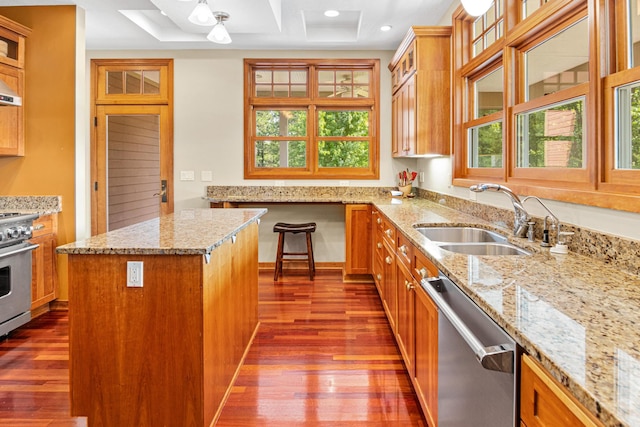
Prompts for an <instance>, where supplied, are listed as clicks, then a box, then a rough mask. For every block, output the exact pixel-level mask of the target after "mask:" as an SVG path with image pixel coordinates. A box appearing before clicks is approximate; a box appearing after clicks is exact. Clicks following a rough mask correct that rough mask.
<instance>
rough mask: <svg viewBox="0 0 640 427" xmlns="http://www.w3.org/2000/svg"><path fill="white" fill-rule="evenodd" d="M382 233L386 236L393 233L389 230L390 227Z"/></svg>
mask: <svg viewBox="0 0 640 427" xmlns="http://www.w3.org/2000/svg"><path fill="white" fill-rule="evenodd" d="M384 234H386V235H387V237H391V235H392V234H393V233H392V232H391V229H388V230H387V231H385V232H384Z"/></svg>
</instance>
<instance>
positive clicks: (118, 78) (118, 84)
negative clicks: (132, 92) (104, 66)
mask: <svg viewBox="0 0 640 427" xmlns="http://www.w3.org/2000/svg"><path fill="white" fill-rule="evenodd" d="M123 81H124V73H123V72H122V71H107V93H108V94H113V95H121V94H123V93H124V84H123Z"/></svg>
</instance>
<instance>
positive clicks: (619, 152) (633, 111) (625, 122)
mask: <svg viewBox="0 0 640 427" xmlns="http://www.w3.org/2000/svg"><path fill="white" fill-rule="evenodd" d="M616 121H617V127H616V137H615V141H616V146H615V151H616V166H615V168H616V169H640V83H638V82H636V83H632V84H630V85H626V86H621V87H619V88H617V89H616Z"/></svg>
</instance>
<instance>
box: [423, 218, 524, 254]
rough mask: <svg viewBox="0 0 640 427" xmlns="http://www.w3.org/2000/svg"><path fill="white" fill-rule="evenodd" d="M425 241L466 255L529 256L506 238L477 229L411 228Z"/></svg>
mask: <svg viewBox="0 0 640 427" xmlns="http://www.w3.org/2000/svg"><path fill="white" fill-rule="evenodd" d="M413 228H415V229H416V230H417V231H418V232H420V233H421V234H422V235H423V236H425V237H426V238H427V239H429V240H431V241H432V242H433V243H435V244H436V245H438V246H439V247H440V248H442V249H444V250H445V251H449V252H457V253H461V254H467V255H530V253H529V252H527V251H525V250H524V249H521V248H519V247H517V246H515V245H512V244H511V243H509V242H508V241H507V238H506V237H505V236H503V235H501V234H500V233H496V232H495V231H490V230H485V229H484V228H477V227H428V226H423V225H421V224H415V225H414V226H413Z"/></svg>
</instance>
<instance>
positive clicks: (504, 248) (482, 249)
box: [439, 243, 531, 255]
mask: <svg viewBox="0 0 640 427" xmlns="http://www.w3.org/2000/svg"><path fill="white" fill-rule="evenodd" d="M439 246H440V248H441V249H444V250H445V251H449V252H456V253H460V254H467V255H531V254H530V253H529V252H527V251H525V250H524V249H521V248H519V247H517V246H514V245H512V244H509V243H447V244H442V245H439Z"/></svg>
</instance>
